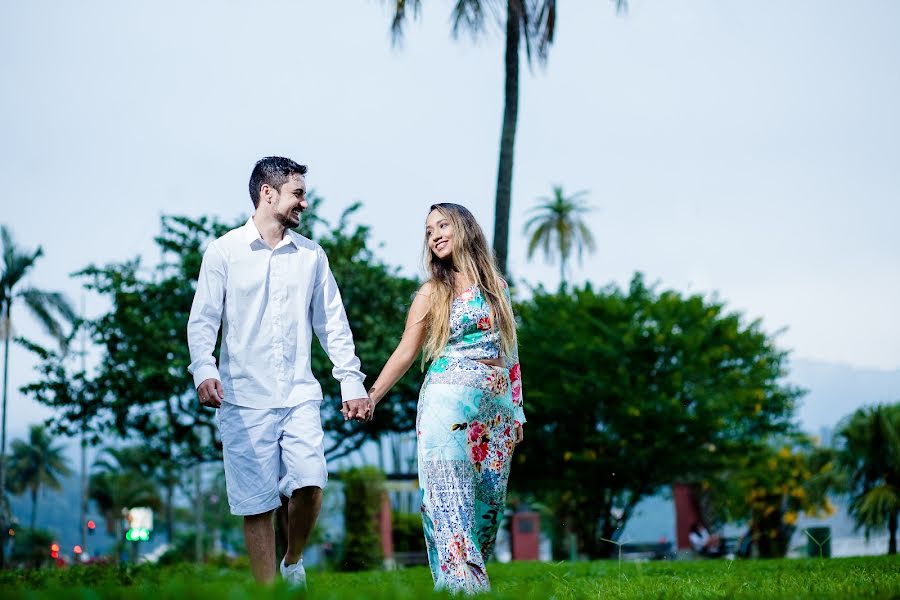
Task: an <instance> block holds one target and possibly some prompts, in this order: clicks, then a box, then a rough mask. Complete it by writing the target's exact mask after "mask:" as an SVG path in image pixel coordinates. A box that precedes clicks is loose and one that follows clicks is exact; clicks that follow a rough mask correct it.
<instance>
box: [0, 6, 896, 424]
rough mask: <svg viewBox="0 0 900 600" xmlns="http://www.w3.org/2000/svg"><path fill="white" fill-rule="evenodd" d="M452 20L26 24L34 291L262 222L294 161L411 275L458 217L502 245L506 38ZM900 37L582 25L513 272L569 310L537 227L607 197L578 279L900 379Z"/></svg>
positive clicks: (522, 172)
mask: <svg viewBox="0 0 900 600" xmlns="http://www.w3.org/2000/svg"><path fill="white" fill-rule="evenodd" d="M426 4H427V6H425V7H424V10H423V15H422V19H421V21H420V22H418V23H415V24H412V25H411V26H410V27H409V28H408V35H407V37H406V40H405V44H404V45H403V47H402V48H392V46H391V43H390V35H389V30H388V26H389V14H388V10H387V8H386V6H385V4H383V3H381V2H377V1H374V0H373V1H351V0H344V1H342V2H312V1H299V0H293V1H281V2H279V1H262V2H260V1H255V2H249V1H247V2H233V1H229V2H225V1H222V0H216V1H212V0H209V1H205V2H204V1H199V0H195V1H191V2H181V1H174V0H171V1H167V0H153V1H152V2H151V1H145V2H137V1H135V2H120V1H116V0H107V1H96V0H83V1H81V2H63V1H61V0H58V1H56V2H49V1H41V0H29V1H27V2H24V1H19V2H14V1H5V2H2V3H0V184H2V189H3V199H2V213H0V222H2V223H5V224H7V225H8V226H10V227H11V228H12V230H13V232H14V234H15V236H16V238H17V240H18V242H19V243H20V244H21V245H22V246H25V247H34V246H36V245H38V244H40V245H42V246H43V248H44V251H45V257H44V258H43V259H42V260H41V262H40V263H39V264H38V267H37V269H36V270H35V271H34V275H33V276H32V278H31V279H30V281H29V283H32V284H34V285H38V286H41V287H44V288H47V289H60V290H64V291H66V292H67V293H69V294H70V296H72V297H73V298H74V299H76V300H77V299H78V298H80V296H81V293H80V291H79V284H78V283H77V282H75V281H73V280H72V279H70V278H69V277H68V274H69V273H71V272H73V271H76V270H78V269H80V268H82V267H84V266H85V265H87V264H89V263H94V262H96V263H106V262H111V261H121V260H125V259H128V258H131V257H134V256H136V255H139V254H142V255H145V256H146V257H147V258H148V259H149V260H151V261H152V260H153V258H154V257H155V251H154V247H153V242H152V238H153V236H154V234H156V233H157V231H158V228H159V217H160V215H161V214H172V213H175V214H187V215H191V216H199V215H203V214H214V215H217V216H219V217H221V218H224V219H227V220H233V219H236V218H238V217H239V216H241V215H247V214H249V210H250V208H251V204H250V201H249V198H248V196H247V190H246V182H247V179H248V177H249V173H250V169H251V168H252V165H253V162H254V161H255V160H256V159H257V158H259V157H261V156H265V155H271V154H281V155H286V156H290V157H292V158H295V159H297V160H298V161H301V162H305V163H308V164H309V166H310V174H309V176H308V182H309V184H310V185H311V186H312V187H313V188H314V189H316V190H317V191H318V192H319V193H320V194H321V195H322V196H324V197H325V199H326V204H325V209H324V210H325V213H326V215H327V216H332V217H333V216H336V215H337V214H339V213H340V211H341V210H342V209H343V208H345V207H346V206H347V205H349V204H350V203H351V202H353V201H355V200H361V201H362V202H363V203H364V208H363V210H362V211H361V212H360V213H359V216H358V220H359V221H360V222H364V223H367V224H370V225H371V226H372V232H373V237H374V238H375V240H376V241H378V242H383V244H384V246H383V248H382V250H381V251H380V256H381V257H382V258H383V259H385V260H386V261H387V262H389V263H392V264H396V265H399V266H401V267H402V268H403V269H404V271H406V272H408V273H419V272H420V271H419V256H420V240H421V235H422V229H423V223H424V217H425V214H426V213H427V209H428V205H429V204H431V203H433V202H438V201H453V202H459V203H462V204H465V205H467V206H468V207H470V208H471V209H472V210H473V212H474V213H475V214H476V216H477V217H478V218H479V220H480V222H481V223H482V225H483V227H484V229H485V230H486V231H487V232H488V235H490V233H491V232H492V231H493V198H494V184H495V180H496V168H497V152H498V140H499V133H500V123H501V112H502V105H503V98H502V89H503V80H502V75H503V43H502V37H501V35H500V33H499V29H497V28H494V29H491V31H490V35H488V36H487V37H486V38H484V39H481V40H480V41H478V42H475V43H473V42H472V41H471V40H470V39H468V38H463V39H460V40H459V41H453V40H452V39H451V37H450V33H449V32H450V27H449V13H450V2H428V3H426ZM898 27H900V2H896V1H894V0H881V1H876V0H867V1H862V2H837V1H827V0H807V1H799V0H798V1H792V2H779V1H775V0H770V1H756V2H747V1H743V0H742V1H738V0H733V1H731V0H694V1H688V2H673V1H667V2H662V1H659V0H657V1H651V0H633V1H632V2H631V8H630V10H629V12H628V13H627V14H625V15H619V16H617V15H616V14H615V10H614V7H613V5H612V3H611V2H606V1H603V0H596V1H590V2H588V1H583V2H561V3H560V6H559V21H558V30H557V41H556V43H555V45H554V47H553V49H552V52H551V55H550V61H549V63H548V65H547V67H546V69H539V68H538V69H535V70H534V71H533V72H532V73H530V72H529V71H528V70H527V69H526V70H523V72H522V84H521V97H520V99H521V103H520V110H519V133H518V137H517V140H516V156H515V176H514V183H513V219H512V224H511V232H512V235H511V240H510V267H511V270H512V272H513V274H514V275H515V276H517V277H518V278H519V280H520V281H521V280H524V281H525V282H527V283H533V284H534V283H544V284H546V285H550V286H555V285H556V284H557V282H558V279H557V277H558V276H557V274H556V272H557V269H556V267H555V266H553V265H545V264H544V263H543V261H541V260H539V259H538V260H536V261H535V262H534V263H528V262H527V261H526V257H525V242H524V238H523V236H522V235H521V228H522V223H523V222H524V217H525V212H526V211H527V209H528V208H529V207H530V206H531V205H533V204H534V202H535V199H536V198H538V197H540V196H543V195H547V194H549V193H550V190H551V186H552V185H553V184H557V183H558V184H562V185H563V186H564V187H565V189H566V190H567V191H569V192H574V191H577V190H580V189H587V190H590V195H589V197H588V199H589V202H590V203H591V204H592V205H593V206H594V207H595V209H594V211H593V212H592V213H591V214H590V215H589V216H588V218H587V221H588V224H589V226H590V227H591V229H592V230H593V232H594V235H595V236H596V239H597V245H598V250H597V253H596V254H595V255H593V256H591V257H590V258H589V259H588V260H587V261H586V262H585V263H584V264H583V265H582V266H581V267H577V266H576V267H575V268H574V269H573V275H574V276H575V279H576V280H578V281H584V280H590V281H592V282H594V283H596V284H598V285H603V284H607V283H609V282H615V283H618V284H626V283H627V281H628V280H629V279H630V277H631V275H632V274H633V273H634V272H635V271H636V270H639V271H642V272H644V273H645V274H646V277H647V278H648V279H649V280H651V281H659V282H660V285H661V286H663V287H669V288H674V289H677V290H681V291H691V292H701V293H708V294H712V293H716V294H717V295H718V297H719V298H721V299H722V300H725V301H726V302H727V303H728V304H729V306H730V307H732V308H733V309H735V310H740V311H742V312H744V313H745V314H746V315H747V317H748V318H757V317H759V318H761V319H763V323H764V326H765V328H766V329H767V330H769V331H773V332H774V331H777V330H780V329H782V328H787V329H786V331H785V332H784V333H783V334H781V336H780V338H779V339H780V343H781V344H782V345H783V346H784V347H785V348H788V349H791V350H792V351H793V355H794V356H796V357H802V358H808V359H814V360H822V361H830V362H839V363H846V364H850V365H853V366H856V367H875V368H880V369H897V368H898V367H900V319H898V317H897V307H898V306H900V244H898V223H900V202H898V200H900V168H898V167H900V111H898V108H897V107H898V106H900V68H898V64H897V57H898V56H900V36H898V35H897V31H898ZM101 308H102V304H101V303H100V302H98V301H97V300H96V299H95V298H91V297H88V313H89V314H90V313H91V312H92V311H93V312H94V313H96V311H98V310H100V309H101ZM399 318H402V317H401V316H400V315H398V319H399ZM14 320H15V321H16V323H17V328H18V331H19V333H25V334H32V335H33V334H36V330H35V328H34V327H33V326H32V325H31V324H30V323H29V322H28V319H27V317H26V316H25V313H24V312H23V311H20V312H18V313H16V314H14ZM32 365H33V361H32V360H31V358H30V357H29V356H28V355H26V354H25V353H24V352H23V351H21V350H19V349H14V350H13V352H12V355H11V390H12V401H11V410H10V418H11V430H12V433H13V434H16V433H17V432H19V431H22V430H24V428H25V423H26V422H32V421H34V420H36V419H37V418H39V417H41V416H44V415H46V411H45V410H44V409H42V408H39V407H36V406H34V405H33V404H31V403H30V402H28V401H25V400H23V399H21V398H20V397H19V395H18V392H17V388H18V387H19V386H20V385H22V384H24V383H26V382H28V381H30V380H31V379H32V378H33V374H32V371H31V368H32ZM380 366H381V365H367V366H366V370H368V371H371V372H374V371H377V369H378V368H380Z"/></svg>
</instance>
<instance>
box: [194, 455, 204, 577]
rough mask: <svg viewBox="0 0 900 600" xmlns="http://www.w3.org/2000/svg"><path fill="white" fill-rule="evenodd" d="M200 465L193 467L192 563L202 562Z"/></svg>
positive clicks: (201, 484) (201, 487)
mask: <svg viewBox="0 0 900 600" xmlns="http://www.w3.org/2000/svg"><path fill="white" fill-rule="evenodd" d="M201 475H202V471H201V469H200V463H197V466H195V467H194V480H195V481H194V562H196V563H197V564H198V565H199V564H201V563H202V562H203V504H204V501H203V482H202V481H201V480H200V476H201Z"/></svg>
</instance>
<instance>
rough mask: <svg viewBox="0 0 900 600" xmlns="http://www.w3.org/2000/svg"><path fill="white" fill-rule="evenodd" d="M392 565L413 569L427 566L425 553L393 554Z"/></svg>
mask: <svg viewBox="0 0 900 600" xmlns="http://www.w3.org/2000/svg"><path fill="white" fill-rule="evenodd" d="M394 563H395V564H396V565H397V566H398V567H415V566H418V565H427V564H428V554H426V553H425V552H394Z"/></svg>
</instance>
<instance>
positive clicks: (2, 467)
mask: <svg viewBox="0 0 900 600" xmlns="http://www.w3.org/2000/svg"><path fill="white" fill-rule="evenodd" d="M9 307H10V299H9V298H7V300H6V306H5V307H3V308H4V309H5V313H6V314H5V315H3V316H4V320H3V323H2V325H3V415H2V417H0V421H2V425H0V527H3V531H6V526H7V523H9V504H7V501H6V397H7V390H8V388H9V335H10V333H12V323H11V321H10V311H9ZM0 540H2V541H3V543H0V569H2V568H4V567H5V566H6V543H5V542H6V536H0Z"/></svg>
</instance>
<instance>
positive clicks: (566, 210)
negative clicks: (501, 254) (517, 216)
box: [525, 185, 596, 283]
mask: <svg viewBox="0 0 900 600" xmlns="http://www.w3.org/2000/svg"><path fill="white" fill-rule="evenodd" d="M586 195H587V191H586V190H582V191H580V192H576V193H574V194H572V195H571V196H566V195H565V193H564V192H563V189H562V186H559V185H556V186H553V196H552V197H549V198H546V197H545V198H541V199H540V200H541V203H540V204H539V205H538V206H535V207H534V208H532V209H531V212H532V213H533V214H534V216H532V217H531V218H530V219H529V220H528V221H526V222H525V235H527V236H528V237H529V239H528V258H529V259H531V257H532V256H533V255H534V252H535V250H537V249H538V248H540V249H541V250H542V251H543V253H544V257H545V258H546V259H547V261H548V262H550V261H552V260H553V258H555V257H556V256H557V255H558V256H559V281H560V283H565V281H566V263H567V262H568V261H569V257H570V256H571V255H572V252H573V251H574V252H575V253H576V254H577V256H578V261H579V262H581V257H582V255H583V254H584V251H585V250H587V251H588V252H594V250H595V248H596V244H595V243H594V236H593V234H592V233H591V230H590V229H589V228H588V226H587V224H586V223H585V222H584V221H583V220H582V219H581V217H582V215H584V214H585V213H587V212H589V211H590V207H589V206H588V205H587V204H586V203H585V202H584V201H583V200H582V198H584V197H585V196H586Z"/></svg>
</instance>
